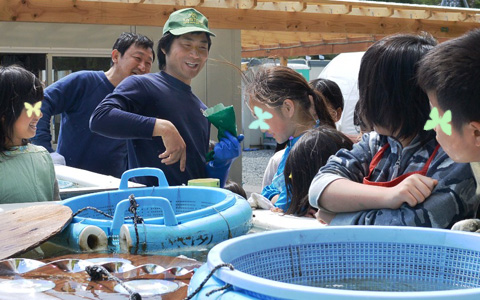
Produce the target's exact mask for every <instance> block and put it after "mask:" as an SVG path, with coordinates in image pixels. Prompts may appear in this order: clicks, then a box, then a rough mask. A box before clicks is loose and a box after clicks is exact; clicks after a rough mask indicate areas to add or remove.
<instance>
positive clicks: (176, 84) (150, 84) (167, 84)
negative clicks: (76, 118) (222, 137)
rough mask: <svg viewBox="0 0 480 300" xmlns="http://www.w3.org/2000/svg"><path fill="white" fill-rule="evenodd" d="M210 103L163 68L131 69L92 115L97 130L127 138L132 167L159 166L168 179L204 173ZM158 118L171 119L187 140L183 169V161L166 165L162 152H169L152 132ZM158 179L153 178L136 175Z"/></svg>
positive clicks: (150, 180)
mask: <svg viewBox="0 0 480 300" xmlns="http://www.w3.org/2000/svg"><path fill="white" fill-rule="evenodd" d="M206 108H207V107H206V106H205V104H203V102H202V101H201V100H200V99H198V97H197V96H195V95H194V94H193V92H192V89H191V87H190V86H189V85H187V84H185V83H184V82H182V81H180V80H178V79H176V78H174V77H172V76H170V75H168V74H167V73H165V72H163V71H161V72H159V73H154V74H146V75H138V76H137V75H133V76H129V77H127V78H126V79H125V80H123V81H122V82H121V83H120V84H119V85H118V86H117V88H116V89H115V90H114V91H113V92H112V93H111V94H109V95H108V96H107V97H106V98H105V99H104V100H103V101H102V102H101V103H100V104H99V105H98V107H97V108H96V109H95V111H94V112H93V115H92V117H91V119H90V128H91V130H92V131H93V132H96V133H99V134H102V135H105V136H108V137H111V138H117V139H129V140H128V141H127V146H128V162H129V167H130V168H138V167H156V168H160V169H162V170H163V172H164V173H165V176H166V178H167V180H168V183H169V184H170V185H180V184H183V183H185V184H186V183H187V182H188V180H189V179H193V178H204V177H206V174H205V154H206V153H207V151H208V142H209V137H210V124H209V122H208V120H207V119H206V118H205V116H204V115H203V112H202V111H203V110H205V109H206ZM156 119H165V120H169V121H170V122H172V123H173V125H174V126H175V127H176V128H177V130H178V132H179V133H180V135H181V136H182V138H183V140H184V141H185V144H186V151H187V162H186V169H185V172H181V171H180V163H179V162H177V163H175V164H172V165H168V166H167V165H165V164H163V163H161V159H160V158H159V157H158V155H160V154H161V153H163V152H165V146H164V144H163V140H162V138H161V137H153V138H152V134H153V128H154V126H155V122H156ZM137 181H138V182H140V183H143V184H146V185H149V186H151V185H156V179H154V178H137Z"/></svg>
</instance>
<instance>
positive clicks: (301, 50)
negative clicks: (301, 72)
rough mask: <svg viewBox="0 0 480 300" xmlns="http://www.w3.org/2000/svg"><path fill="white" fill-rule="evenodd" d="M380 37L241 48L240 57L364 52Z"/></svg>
mask: <svg viewBox="0 0 480 300" xmlns="http://www.w3.org/2000/svg"><path fill="white" fill-rule="evenodd" d="M380 38H381V36H374V37H371V38H370V39H369V40H358V41H356V40H348V39H343V40H338V41H330V42H320V43H314V42H311V43H301V44H296V45H284V46H283V47H282V46H280V45H279V46H277V47H271V48H261V49H260V48H257V49H254V48H247V47H245V48H244V47H242V57H243V58H249V57H269V56H275V57H292V56H304V55H318V54H338V53H343V52H358V51H365V50H367V49H368V47H370V46H371V45H372V44H373V43H374V42H375V41H377V40H378V39H380Z"/></svg>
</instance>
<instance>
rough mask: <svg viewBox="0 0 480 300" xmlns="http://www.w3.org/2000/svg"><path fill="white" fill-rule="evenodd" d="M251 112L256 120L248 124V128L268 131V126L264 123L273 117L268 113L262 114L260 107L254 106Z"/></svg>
mask: <svg viewBox="0 0 480 300" xmlns="http://www.w3.org/2000/svg"><path fill="white" fill-rule="evenodd" d="M253 112H254V113H255V116H257V118H258V120H255V121H253V122H252V123H250V125H249V126H248V128H250V129H259V128H260V129H262V130H268V129H269V128H270V126H268V124H267V123H266V122H265V121H264V120H267V119H271V118H272V117H273V115H272V114H271V113H269V112H268V111H266V112H264V111H263V110H262V109H261V108H260V107H257V106H254V107H253Z"/></svg>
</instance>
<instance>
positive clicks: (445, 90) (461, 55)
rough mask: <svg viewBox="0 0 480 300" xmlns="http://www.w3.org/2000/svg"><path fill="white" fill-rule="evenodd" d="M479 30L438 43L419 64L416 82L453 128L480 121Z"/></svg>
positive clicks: (458, 128)
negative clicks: (447, 113)
mask: <svg viewBox="0 0 480 300" xmlns="http://www.w3.org/2000/svg"><path fill="white" fill-rule="evenodd" d="M479 78H480V29H475V30H471V31H469V32H467V33H466V34H464V35H462V36H460V37H457V38H455V39H451V40H448V41H446V42H443V43H441V44H439V45H438V46H437V47H435V48H434V49H433V50H432V51H430V52H429V53H428V54H427V55H425V57H423V59H422V60H421V61H420V65H419V68H418V83H419V85H420V86H421V87H422V88H423V89H424V90H425V91H426V92H433V93H434V94H435V95H436V97H437V100H438V105H439V106H440V108H441V109H442V110H443V111H447V110H451V112H452V125H453V126H454V127H455V128H456V129H457V130H460V129H461V127H462V125H463V124H465V123H468V122H472V121H480V83H479V82H478V80H479Z"/></svg>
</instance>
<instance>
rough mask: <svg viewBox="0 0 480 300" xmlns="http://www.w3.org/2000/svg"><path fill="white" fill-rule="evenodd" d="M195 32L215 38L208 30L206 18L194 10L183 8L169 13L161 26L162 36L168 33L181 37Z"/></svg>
mask: <svg viewBox="0 0 480 300" xmlns="http://www.w3.org/2000/svg"><path fill="white" fill-rule="evenodd" d="M195 31H203V32H206V33H208V34H209V35H212V36H215V34H214V33H213V32H211V31H210V30H209V29H208V20H207V18H206V17H205V16H204V15H202V14H201V13H200V12H199V11H198V10H196V9H194V8H184V9H180V10H177V11H175V12H173V13H171V14H170V17H168V20H167V22H166V23H165V26H163V34H165V33H167V32H170V33H171V34H173V35H182V34H185V33H189V32H195Z"/></svg>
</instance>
